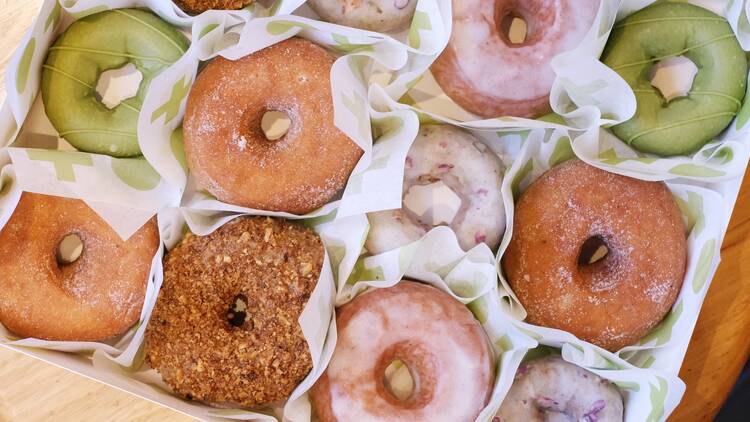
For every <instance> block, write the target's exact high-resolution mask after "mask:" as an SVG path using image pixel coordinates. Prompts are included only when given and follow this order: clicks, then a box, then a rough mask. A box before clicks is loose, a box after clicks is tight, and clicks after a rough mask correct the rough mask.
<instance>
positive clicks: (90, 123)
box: [41, 9, 189, 157]
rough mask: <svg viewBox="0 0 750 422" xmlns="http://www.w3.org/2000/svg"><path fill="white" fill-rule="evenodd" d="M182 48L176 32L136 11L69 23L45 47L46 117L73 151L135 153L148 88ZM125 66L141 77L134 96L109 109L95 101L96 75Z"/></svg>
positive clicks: (184, 44) (184, 41)
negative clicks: (47, 52) (57, 36)
mask: <svg viewBox="0 0 750 422" xmlns="http://www.w3.org/2000/svg"><path fill="white" fill-rule="evenodd" d="M188 45H189V43H188V41H187V39H186V38H185V37H184V36H183V35H182V34H181V33H180V32H178V31H177V30H176V29H174V28H173V27H172V26H170V25H169V24H168V23H166V22H164V21H163V20H161V19H160V18H158V17H157V16H156V15H154V14H153V13H151V12H147V11H144V10H141V9H114V10H109V11H106V12H100V13H95V14H93V15H89V16H86V17H84V18H81V19H79V20H77V21H75V22H73V24H71V25H70V27H68V29H67V30H66V31H65V32H64V33H63V34H62V35H60V37H59V38H58V39H57V41H55V44H54V45H53V46H52V47H50V49H49V55H48V56H47V61H46V62H45V64H44V65H43V66H42V67H43V70H42V88H41V91H42V100H43V102H44V109H45V111H46V113H47V117H49V120H50V122H52V125H53V126H54V127H55V129H56V130H57V131H58V132H59V134H60V137H61V138H64V139H65V140H66V141H68V142H69V143H70V144H71V145H73V146H74V147H75V148H76V149H79V150H81V151H86V152H93V153H97V154H107V155H111V156H114V157H133V156H137V155H140V154H141V149H140V146H139V145H138V135H137V126H138V114H139V113H140V109H141V105H142V103H143V99H144V97H145V96H146V92H147V90H148V87H149V86H150V84H151V81H152V80H153V79H154V78H155V77H156V76H157V75H158V74H159V73H161V72H162V71H163V70H164V69H166V68H167V67H169V66H171V65H172V63H174V62H176V61H177V60H179V58H180V57H182V55H183V54H184V53H185V51H186V50H187V48H188ZM129 63H132V64H133V65H135V67H136V69H138V71H139V72H141V74H142V75H143V80H142V82H141V84H140V87H139V88H138V94H137V95H136V96H135V97H133V98H130V99H127V100H125V101H123V102H122V103H120V104H119V105H117V106H115V107H114V108H113V109H109V108H107V107H106V106H105V105H104V104H102V102H101V101H100V100H99V99H98V97H97V95H98V94H97V93H96V85H97V81H98V80H99V77H100V76H101V74H102V72H104V71H107V70H112V69H119V68H121V67H123V66H125V65H127V64H129Z"/></svg>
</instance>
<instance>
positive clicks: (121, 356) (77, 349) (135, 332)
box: [0, 153, 177, 365]
mask: <svg viewBox="0 0 750 422" xmlns="http://www.w3.org/2000/svg"><path fill="white" fill-rule="evenodd" d="M1 155H2V153H0V156H1ZM5 168H6V169H8V168H9V169H10V170H11V172H12V170H13V169H12V166H6V167H5ZM10 189H11V192H15V193H11V194H10V195H8V196H12V195H15V194H18V195H19V196H20V193H21V192H20V191H19V190H15V191H14V190H13V187H12V185H10ZM9 203H10V204H12V206H13V207H14V208H15V205H16V204H17V203H18V201H17V199H16V200H15V201H12V202H10V201H9ZM4 205H5V202H4V197H3V196H2V195H0V209H2V208H3V207H4ZM3 211H4V210H3ZM10 214H12V210H11V212H10ZM4 215H5V213H4V212H3V214H2V216H4ZM176 217H177V216H176V215H175V214H174V213H170V212H167V211H165V212H163V213H160V214H159V215H157V222H158V225H159V231H160V232H162V231H163V230H164V228H165V227H169V226H170V225H172V224H174V220H175V218H176ZM1 218H3V217H0V219H1ZM41 224H43V222H41ZM163 241H164V237H163V236H161V237H160V239H159V248H158V249H157V251H156V254H155V255H154V257H153V258H152V259H151V263H150V268H151V270H150V272H149V276H148V279H147V280H144V281H145V282H147V287H146V294H145V298H144V303H143V307H142V309H141V314H140V317H139V320H138V322H137V323H136V324H135V325H134V326H133V327H131V328H130V329H128V330H127V331H126V332H125V333H123V334H121V335H119V336H117V337H114V338H112V339H108V340H106V341H102V342H80V341H47V340H40V339H35V338H19V337H18V336H17V335H15V334H13V333H12V332H10V331H8V330H7V329H6V328H5V327H3V326H2V325H1V324H0V345H3V346H13V347H25V348H36V349H47V350H56V351H60V352H68V353H73V354H77V355H80V356H81V357H83V358H90V357H91V356H92V354H93V353H94V352H102V353H106V354H108V355H110V356H112V357H113V359H115V360H116V361H117V362H119V363H121V364H122V365H130V364H131V362H132V360H133V359H134V357H135V355H136V353H137V351H138V347H139V344H140V341H139V338H140V337H141V336H142V334H143V332H144V330H145V328H146V324H145V322H146V321H147V320H148V318H149V317H150V315H151V311H152V309H153V306H154V304H155V303H156V297H157V295H158V292H159V288H160V287H161V283H162V264H161V261H162V256H163V250H164V249H163V247H162V244H163Z"/></svg>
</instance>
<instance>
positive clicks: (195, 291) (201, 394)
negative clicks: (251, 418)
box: [145, 217, 323, 407]
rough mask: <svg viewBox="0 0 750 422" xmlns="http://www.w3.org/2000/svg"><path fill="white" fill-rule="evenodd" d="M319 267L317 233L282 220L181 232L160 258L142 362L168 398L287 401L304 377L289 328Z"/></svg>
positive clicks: (308, 364) (299, 344)
mask: <svg viewBox="0 0 750 422" xmlns="http://www.w3.org/2000/svg"><path fill="white" fill-rule="evenodd" d="M322 266H323V244H322V243H321V240H320V238H319V237H318V235H317V234H315V232H313V231H312V230H310V229H307V228H305V227H303V226H301V225H298V224H294V223H290V222H287V221H285V220H281V219H274V218H265V217H240V218H237V219H235V220H232V221H231V222H229V223H227V224H225V225H223V226H222V227H220V228H219V229H217V230H216V231H215V232H213V233H211V234H209V235H207V236H194V235H191V234H187V235H186V237H185V239H183V240H182V242H181V243H180V244H179V245H177V247H175V248H174V249H173V250H172V251H170V252H169V253H168V254H167V256H166V257H165V261H164V284H163V286H162V289H161V292H160V293H159V298H158V300H157V302H156V307H155V308H154V312H153V315H152V317H151V321H150V323H149V326H148V328H147V330H146V337H145V348H146V362H147V363H148V364H149V365H151V367H153V368H154V369H156V370H157V371H158V372H159V374H161V376H162V378H163V379H164V381H165V382H166V383H167V384H168V385H169V386H170V387H171V388H172V389H173V390H174V391H175V392H176V393H177V394H179V395H182V396H183V397H186V398H190V399H195V400H200V401H204V402H207V403H209V404H214V405H219V406H221V405H232V406H245V407H256V406H261V405H265V404H270V403H273V402H276V401H280V400H284V399H286V398H288V397H289V395H290V394H291V393H292V391H294V389H295V388H296V387H297V385H298V384H299V383H300V382H302V380H303V379H304V378H305V376H307V374H308V373H309V372H310V370H311V369H312V358H311V356H310V352H309V348H308V345H307V341H306V340H305V337H304V335H303V333H302V328H301V327H300V324H299V322H298V320H299V317H300V315H301V313H302V311H303V309H304V307H305V306H306V304H307V301H308V299H309V298H310V295H311V294H312V292H313V290H314V289H315V286H316V285H317V283H318V278H319V277H320V272H321V269H322Z"/></svg>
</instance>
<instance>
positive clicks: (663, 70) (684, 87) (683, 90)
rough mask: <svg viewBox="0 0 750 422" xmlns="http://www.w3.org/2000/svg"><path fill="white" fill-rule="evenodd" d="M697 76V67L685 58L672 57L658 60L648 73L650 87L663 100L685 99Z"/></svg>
mask: <svg viewBox="0 0 750 422" xmlns="http://www.w3.org/2000/svg"><path fill="white" fill-rule="evenodd" d="M697 74H698V66H696V65H695V63H694V62H693V61H692V60H690V59H689V58H687V57H685V56H673V57H667V58H666V59H663V60H659V61H658V62H656V63H655V64H654V65H653V66H651V69H649V72H648V79H649V82H651V86H653V87H654V88H656V90H657V91H659V93H660V94H661V96H662V97H663V98H664V100H665V101H666V102H667V103H669V102H670V101H672V100H674V99H676V98H681V97H687V96H688V94H690V91H691V90H692V88H693V81H694V80H695V76H696V75H697Z"/></svg>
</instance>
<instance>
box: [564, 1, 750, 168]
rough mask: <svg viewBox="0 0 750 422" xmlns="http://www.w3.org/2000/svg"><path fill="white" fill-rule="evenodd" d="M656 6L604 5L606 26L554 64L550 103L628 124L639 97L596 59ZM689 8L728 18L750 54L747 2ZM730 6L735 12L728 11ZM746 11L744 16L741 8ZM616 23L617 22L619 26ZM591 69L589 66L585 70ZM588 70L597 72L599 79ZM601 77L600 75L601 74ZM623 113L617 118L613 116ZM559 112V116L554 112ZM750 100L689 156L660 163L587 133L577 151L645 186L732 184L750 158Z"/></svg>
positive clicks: (608, 137) (641, 3) (602, 133)
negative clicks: (566, 103)
mask: <svg viewBox="0 0 750 422" xmlns="http://www.w3.org/2000/svg"><path fill="white" fill-rule="evenodd" d="M651 3H654V2H653V1H652V0H645V1H644V0H624V1H622V2H620V1H618V0H603V3H602V5H603V6H606V7H605V9H606V10H607V15H608V19H607V20H605V21H602V25H603V26H602V27H601V28H600V30H599V31H598V32H597V33H594V32H589V34H588V36H587V37H586V40H585V41H584V43H583V44H582V45H581V46H580V47H579V48H578V49H576V50H573V51H571V52H568V53H564V54H561V55H559V56H557V57H556V58H555V59H554V60H553V67H554V68H555V71H556V73H557V79H556V80H555V85H554V87H553V94H552V98H557V97H562V96H564V95H567V96H568V97H570V98H572V99H573V101H574V103H575V104H577V105H578V107H580V108H586V107H597V108H599V109H600V110H601V111H602V116H606V117H607V118H603V119H602V121H601V124H602V125H604V126H607V127H608V126H610V125H614V124H618V123H621V122H624V121H626V120H628V119H629V118H630V117H631V116H632V115H633V113H635V109H636V99H635V94H634V93H633V91H632V89H631V88H630V87H629V86H628V85H627V84H626V83H625V81H624V80H623V79H622V78H620V76H619V75H617V74H616V73H614V72H613V71H611V70H610V69H606V70H607V71H603V70H602V67H605V68H606V66H604V64H602V63H601V62H600V61H599V60H598V57H599V55H600V54H601V52H602V50H603V49H604V46H605V45H606V42H607V38H608V36H609V33H610V32H611V30H612V28H613V26H614V25H615V22H616V21H617V22H619V21H620V20H621V19H624V18H625V17H627V16H629V15H630V14H631V13H633V12H635V11H637V10H639V9H642V8H644V7H646V6H648V5H649V4H651ZM689 3H692V4H695V5H698V6H702V7H705V8H707V9H709V10H712V11H713V12H715V13H717V14H719V15H722V16H725V17H726V18H727V19H728V20H729V22H730V24H731V26H732V28H733V29H734V31H735V34H736V35H737V38H738V40H739V41H740V44H741V45H742V47H743V49H745V50H746V51H747V50H750V30H749V28H748V25H747V24H746V23H747V22H748V20H747V16H748V14H747V10H748V8H747V7H746V5H745V2H744V1H735V2H725V1H715V0H693V1H689ZM728 6H731V8H729V9H726V8H727V7H728ZM740 6H742V7H743V9H742V10H740V9H739V7H740ZM615 18H616V20H615ZM585 63H590V65H591V66H586V65H585ZM589 68H591V69H597V73H598V74H596V75H593V74H590V73H589ZM600 71H601V72H600ZM615 109H617V110H619V112H618V113H613V112H612V111H613V110H615ZM556 111H558V110H557V109H556ZM748 120H750V95H746V96H745V98H744V100H743V102H742V107H741V109H740V111H739V113H738V115H737V117H736V118H735V119H733V120H732V122H731V123H730V124H729V126H728V127H727V129H726V130H725V131H724V132H722V133H721V134H720V135H719V136H717V137H716V138H715V139H713V140H711V141H710V142H708V143H707V144H706V145H705V146H703V147H702V148H701V149H700V150H699V151H698V152H696V153H694V154H692V155H690V156H674V157H659V156H657V155H653V154H647V153H642V152H639V151H636V150H635V149H633V148H631V147H630V146H629V145H627V144H626V143H625V142H623V141H621V140H620V139H618V138H617V137H615V136H614V135H612V133H611V132H609V131H608V130H604V131H588V132H587V133H585V134H584V135H583V136H578V137H576V138H575V142H574V143H573V150H574V151H575V153H576V155H577V156H578V157H579V158H581V159H582V160H584V161H586V162H587V163H589V164H592V165H594V166H596V167H599V168H602V169H605V170H608V171H611V172H615V173H619V174H623V175H626V176H632V177H637V178H640V179H644V180H672V179H677V178H684V179H690V180H696V181H702V182H711V181H723V180H731V179H735V178H737V177H739V176H741V175H742V174H743V173H744V170H745V167H746V165H747V161H748V158H750V145H749V144H748V134H749V133H750V125H748V124H747V123H748Z"/></svg>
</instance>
